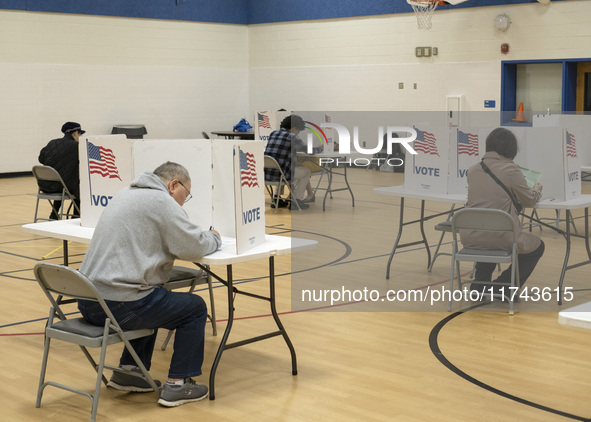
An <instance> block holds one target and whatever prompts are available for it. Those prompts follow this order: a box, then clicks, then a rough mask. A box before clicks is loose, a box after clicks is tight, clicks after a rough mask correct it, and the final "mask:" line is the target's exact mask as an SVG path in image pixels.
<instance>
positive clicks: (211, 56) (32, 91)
mask: <svg viewBox="0 0 591 422" xmlns="http://www.w3.org/2000/svg"><path fill="white" fill-rule="evenodd" d="M247 49H248V27H246V26H243V25H222V24H206V23H194V22H175V21H157V20H147V19H126V18H112V17H99V16H84V15H69V14H68V15H66V14H63V15H62V14H52V13H31V12H14V11H3V10H2V11H0V75H1V77H0V93H1V94H0V149H1V154H0V173H6V172H17V171H30V169H31V167H32V166H33V165H34V164H36V163H37V157H38V154H39V150H40V149H41V148H42V147H43V146H44V145H45V144H46V143H47V142H48V141H49V140H50V139H53V138H57V137H61V136H62V134H61V132H60V128H61V125H62V124H63V123H64V122H66V121H68V120H72V121H77V122H79V123H81V124H82V127H83V128H84V129H86V131H87V132H88V134H108V133H110V132H111V129H112V127H113V125H117V124H144V125H146V128H147V130H148V135H147V136H146V138H176V139H178V138H198V137H201V132H202V131H207V132H209V131H211V130H216V129H218V130H219V129H227V128H229V127H231V126H232V125H234V124H235V123H237V122H238V121H239V120H240V118H242V117H249V116H247V111H248V97H249V89H248V51H247Z"/></svg>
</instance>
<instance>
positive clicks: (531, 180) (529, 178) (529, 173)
mask: <svg viewBox="0 0 591 422" xmlns="http://www.w3.org/2000/svg"><path fill="white" fill-rule="evenodd" d="M519 169H520V170H521V172H522V173H523V175H524V176H525V181H526V182H527V186H529V188H530V189H533V187H534V185H535V184H536V183H538V182H539V181H540V179H541V178H542V173H541V172H539V171H536V170H531V169H528V168H525V167H521V166H519Z"/></svg>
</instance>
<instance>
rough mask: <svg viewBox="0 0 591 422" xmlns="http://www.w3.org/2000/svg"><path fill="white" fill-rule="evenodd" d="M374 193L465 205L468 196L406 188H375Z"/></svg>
mask: <svg viewBox="0 0 591 422" xmlns="http://www.w3.org/2000/svg"><path fill="white" fill-rule="evenodd" d="M373 191H374V193H377V194H380V195H389V196H397V197H403V198H413V199H424V200H427V201H436V202H448V203H451V204H465V203H466V195H464V194H456V195H449V194H447V193H436V192H426V191H419V190H409V189H404V186H402V185H400V186H388V187H385V188H375V189H374V190H373Z"/></svg>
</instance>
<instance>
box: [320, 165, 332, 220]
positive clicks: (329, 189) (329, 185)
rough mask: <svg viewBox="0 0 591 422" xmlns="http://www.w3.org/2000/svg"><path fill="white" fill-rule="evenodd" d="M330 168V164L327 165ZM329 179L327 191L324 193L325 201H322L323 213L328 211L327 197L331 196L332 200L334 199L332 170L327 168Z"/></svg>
mask: <svg viewBox="0 0 591 422" xmlns="http://www.w3.org/2000/svg"><path fill="white" fill-rule="evenodd" d="M327 166H330V164H327ZM327 173H328V174H327V175H326V176H327V177H328V184H327V185H326V191H325V192H324V200H323V201H322V211H326V197H327V196H328V195H329V194H330V199H332V168H331V167H327Z"/></svg>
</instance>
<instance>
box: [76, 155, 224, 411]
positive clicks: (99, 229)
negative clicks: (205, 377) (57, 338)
mask: <svg viewBox="0 0 591 422" xmlns="http://www.w3.org/2000/svg"><path fill="white" fill-rule="evenodd" d="M190 190H191V179H190V176H189V173H188V171H187V169H185V168H184V167H183V166H181V165H179V164H176V163H172V162H166V163H164V164H162V165H161V166H160V167H158V168H157V169H156V170H154V172H153V173H144V174H142V175H141V176H139V177H138V178H137V179H136V180H134V181H133V182H132V183H131V186H130V187H128V188H125V189H124V190H122V191H121V192H119V193H118V194H117V195H115V197H114V198H113V199H112V200H111V201H110V202H109V206H108V207H106V208H105V210H104V211H103V213H102V215H101V218H100V220H99V222H98V224H97V226H96V229H95V231H94V236H93V238H92V242H91V244H90V246H89V248H88V252H87V253H86V256H85V258H84V261H83V262H82V266H81V267H80V272H82V273H83V274H85V275H86V276H87V277H88V278H89V279H90V280H92V282H93V283H94V284H95V285H96V287H97V289H98V290H99V292H100V293H101V294H102V295H103V297H104V299H105V300H106V302H107V305H108V306H109V308H110V309H111V311H112V312H113V314H114V316H115V318H116V319H117V321H118V322H119V324H120V325H121V327H122V328H129V329H138V328H152V329H154V334H153V335H151V336H149V337H144V338H140V339H137V340H133V341H131V344H132V346H133V348H134V349H135V351H136V352H137V354H138V355H139V357H140V359H141V360H142V362H143V363H144V365H145V366H146V368H147V369H148V370H149V369H150V364H151V360H152V352H153V350H154V344H155V341H156V334H157V329H158V328H166V329H168V330H173V329H174V330H176V334H175V340H174V352H173V355H172V359H171V362H170V369H169V372H168V381H167V382H166V384H165V385H164V387H163V388H162V389H161V392H160V400H159V401H158V403H160V404H161V405H163V406H168V407H172V406H178V405H181V404H184V403H188V402H192V401H197V400H201V399H203V398H205V397H207V394H208V389H207V386H205V385H200V384H197V383H195V381H194V380H192V379H191V378H190V377H194V376H198V375H201V365H202V363H203V354H204V338H205V322H206V319H207V306H206V304H205V302H204V301H203V299H202V298H201V297H199V296H197V295H193V294H189V293H179V292H170V291H167V290H166V289H164V288H163V284H164V283H165V282H166V281H168V278H169V275H170V272H171V269H172V266H173V264H174V261H175V259H182V260H185V261H198V260H200V259H201V258H202V257H203V256H204V255H208V254H210V253H212V252H214V251H215V250H216V249H218V248H219V247H220V246H221V238H220V235H219V233H217V232H216V231H215V230H209V231H204V230H202V229H201V228H200V227H199V226H197V225H195V224H193V223H192V222H191V221H189V218H188V216H187V214H186V212H185V211H184V210H183V208H182V205H183V204H184V203H185V202H187V201H188V200H189V199H191V193H190ZM78 308H79V309H80V312H81V313H82V315H83V316H84V318H85V319H86V320H87V321H89V322H91V323H93V324H97V325H103V324H104V320H105V318H106V315H105V314H104V312H102V310H101V309H100V306H99V305H98V303H96V302H90V301H78ZM120 367H122V368H124V369H127V370H132V371H136V372H139V368H137V367H136V365H135V362H134V360H133V358H132V357H131V355H130V354H129V352H128V351H127V350H126V349H125V350H124V351H123V354H122V355H121V359H120ZM157 384H159V382H157ZM108 385H109V386H110V387H113V388H116V389H119V390H124V391H137V392H143V391H152V388H151V387H150V385H149V384H148V382H147V381H145V380H144V379H141V378H137V377H134V376H132V375H127V374H125V373H121V372H114V373H113V376H112V377H111V380H110V381H109V384H108Z"/></svg>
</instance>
